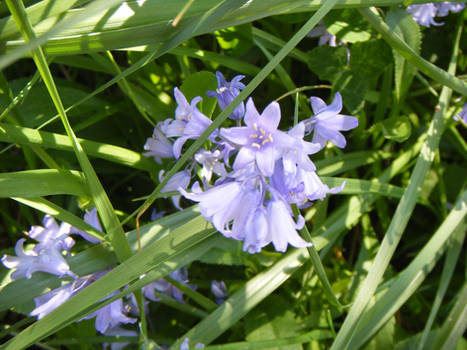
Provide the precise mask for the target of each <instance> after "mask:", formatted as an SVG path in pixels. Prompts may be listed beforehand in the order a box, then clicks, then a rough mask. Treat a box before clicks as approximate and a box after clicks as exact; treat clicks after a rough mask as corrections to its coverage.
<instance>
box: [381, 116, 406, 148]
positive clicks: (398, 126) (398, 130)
mask: <svg viewBox="0 0 467 350" xmlns="http://www.w3.org/2000/svg"><path fill="white" fill-rule="evenodd" d="M411 133H412V124H411V123H410V119H409V118H408V117H406V116H405V115H403V116H397V117H396V116H395V117H390V118H388V119H385V120H384V121H383V135H384V137H385V138H387V139H389V140H394V141H396V142H404V141H405V140H407V139H408V138H409V137H410V135H411Z"/></svg>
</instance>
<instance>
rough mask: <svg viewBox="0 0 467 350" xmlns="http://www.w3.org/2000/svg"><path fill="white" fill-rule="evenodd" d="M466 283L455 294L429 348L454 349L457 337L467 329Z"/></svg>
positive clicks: (431, 349) (460, 336) (432, 349)
mask: <svg viewBox="0 0 467 350" xmlns="http://www.w3.org/2000/svg"><path fill="white" fill-rule="evenodd" d="M466 300H467V283H464V285H463V287H462V289H461V291H460V292H459V294H458V295H457V301H456V303H455V304H454V307H453V308H452V310H451V312H450V313H449V315H448V317H447V318H446V321H444V324H443V326H442V327H441V330H440V331H439V333H438V335H437V336H436V338H435V340H434V342H433V343H432V344H431V347H430V350H437V349H443V350H454V349H456V346H457V343H458V342H459V339H460V338H462V335H463V334H464V332H465V330H466V329H467V307H466V306H465V301H466Z"/></svg>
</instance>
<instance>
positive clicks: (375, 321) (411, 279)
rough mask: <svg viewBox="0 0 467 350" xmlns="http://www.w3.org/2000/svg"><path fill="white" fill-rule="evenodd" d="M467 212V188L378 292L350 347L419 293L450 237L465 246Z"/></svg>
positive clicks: (366, 337)
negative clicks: (437, 226)
mask: <svg viewBox="0 0 467 350" xmlns="http://www.w3.org/2000/svg"><path fill="white" fill-rule="evenodd" d="M466 215H467V191H464V192H463V193H462V195H461V196H460V198H459V200H458V201H457V203H456V205H455V207H454V208H453V210H452V211H451V213H450V214H449V215H448V217H447V218H446V219H445V220H444V221H443V223H442V224H441V226H440V227H439V228H438V230H436V232H435V234H434V235H433V236H432V237H431V238H430V240H429V241H428V242H427V244H426V245H425V246H424V247H423V249H422V250H421V251H420V253H419V254H417V256H416V257H415V259H413V260H412V262H411V263H410V264H409V266H407V268H406V269H404V270H403V271H402V272H401V273H400V274H399V276H397V277H396V278H394V280H392V281H390V282H388V284H389V287H388V288H386V289H385V290H383V291H381V292H380V293H378V299H377V301H376V303H375V304H374V305H372V306H371V307H369V308H368V309H367V310H366V312H365V314H364V315H363V316H362V320H361V322H360V323H359V324H358V327H357V330H356V336H355V337H354V338H353V340H352V342H351V344H350V345H349V348H350V349H358V348H360V347H361V346H362V345H363V344H364V343H365V342H367V341H368V340H369V339H371V337H372V336H373V335H374V334H375V333H376V332H377V331H378V330H379V329H380V328H381V327H383V326H384V324H385V323H386V322H387V321H388V320H389V319H390V318H391V317H392V316H394V314H395V313H396V312H397V310H398V309H399V308H400V307H401V306H402V305H403V304H404V303H405V302H406V301H407V300H408V298H409V297H410V296H411V295H412V294H413V293H415V292H416V291H417V290H418V288H419V286H420V285H421V284H422V282H423V280H424V279H425V277H426V276H427V275H428V273H429V272H430V271H431V270H432V269H433V268H434V266H435V264H436V262H437V260H438V259H439V258H440V257H441V256H442V254H443V252H444V250H446V247H447V244H448V241H449V239H450V238H451V237H453V238H455V239H454V240H452V241H451V243H452V244H453V245H454V246H458V247H460V246H462V241H463V236H464V234H465V232H464V230H465V225H464V224H463V220H464V217H465V216H466Z"/></svg>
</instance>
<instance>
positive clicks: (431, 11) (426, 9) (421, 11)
mask: <svg viewBox="0 0 467 350" xmlns="http://www.w3.org/2000/svg"><path fill="white" fill-rule="evenodd" d="M407 11H408V12H409V13H410V14H411V15H412V17H413V19H414V20H415V22H417V23H418V24H420V25H422V26H425V27H430V26H431V25H434V26H440V25H442V23H438V22H436V21H435V17H436V12H437V8H436V6H435V5H434V4H422V5H410V6H407Z"/></svg>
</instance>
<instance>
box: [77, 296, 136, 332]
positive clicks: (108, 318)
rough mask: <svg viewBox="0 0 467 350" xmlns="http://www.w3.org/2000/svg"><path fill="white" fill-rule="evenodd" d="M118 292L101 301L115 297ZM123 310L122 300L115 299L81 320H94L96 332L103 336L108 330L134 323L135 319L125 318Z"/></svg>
mask: <svg viewBox="0 0 467 350" xmlns="http://www.w3.org/2000/svg"><path fill="white" fill-rule="evenodd" d="M117 294H118V291H115V292H113V293H112V294H110V295H108V296H107V297H105V298H104V299H103V300H105V299H108V298H110V297H113V296H114V295H117ZM123 312H124V310H123V301H122V299H117V300H115V301H113V302H111V303H109V304H107V305H105V306H103V307H101V308H100V309H99V310H97V311H94V312H93V313H91V314H89V315H87V316H85V317H83V318H82V319H83V320H89V319H91V318H94V317H95V318H96V322H95V326H96V330H97V331H98V332H99V333H102V334H105V333H106V332H107V331H109V330H110V329H112V328H114V327H117V326H119V325H120V324H121V323H124V324H127V323H135V322H136V319H135V318H131V317H127V316H126V315H125V314H124V313H123Z"/></svg>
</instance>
